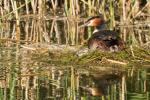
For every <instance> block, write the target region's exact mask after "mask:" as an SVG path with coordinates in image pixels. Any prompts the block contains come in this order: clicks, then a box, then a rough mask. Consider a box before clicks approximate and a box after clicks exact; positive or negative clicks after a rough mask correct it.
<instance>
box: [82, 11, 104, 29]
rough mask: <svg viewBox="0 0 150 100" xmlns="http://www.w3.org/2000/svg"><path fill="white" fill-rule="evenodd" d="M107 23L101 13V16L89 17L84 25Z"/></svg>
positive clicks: (95, 25)
mask: <svg viewBox="0 0 150 100" xmlns="http://www.w3.org/2000/svg"><path fill="white" fill-rule="evenodd" d="M104 23H105V20H104V16H103V15H102V14H100V15H99V16H94V17H91V18H89V19H88V20H87V21H86V22H85V23H84V24H83V25H81V27H82V26H94V27H97V26H100V25H102V24H104Z"/></svg>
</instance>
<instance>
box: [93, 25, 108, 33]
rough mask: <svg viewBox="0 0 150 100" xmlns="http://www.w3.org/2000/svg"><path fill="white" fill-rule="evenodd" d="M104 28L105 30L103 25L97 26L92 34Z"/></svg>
mask: <svg viewBox="0 0 150 100" xmlns="http://www.w3.org/2000/svg"><path fill="white" fill-rule="evenodd" d="M105 28H106V26H105V24H101V25H99V26H96V27H95V29H94V31H93V33H96V32H98V31H100V30H104V29H105Z"/></svg>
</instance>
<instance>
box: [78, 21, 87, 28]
mask: <svg viewBox="0 0 150 100" xmlns="http://www.w3.org/2000/svg"><path fill="white" fill-rule="evenodd" d="M89 23H90V22H85V23H84V24H82V25H80V26H79V28H82V27H85V26H88V24H89Z"/></svg>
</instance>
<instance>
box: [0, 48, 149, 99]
mask: <svg viewBox="0 0 150 100" xmlns="http://www.w3.org/2000/svg"><path fill="white" fill-rule="evenodd" d="M0 49H1V50H0V99H1V100H8V99H10V100H61V99H64V100H68V99H72V100H91V99H92V100H149V92H150V88H149V85H150V78H149V75H150V68H149V65H147V67H145V68H144V67H143V66H141V68H137V67H136V66H132V67H129V68H125V67H118V66H116V65H115V64H114V65H113V67H112V66H107V65H106V66H105V67H104V66H88V65H87V66H79V65H78V66H77V65H59V64H57V65H58V66H56V64H55V63H52V62H51V63H49V61H50V60H49V61H45V60H44V59H42V56H40V54H39V55H35V54H34V53H33V51H30V50H24V49H20V48H18V46H16V47H14V46H13V47H1V48H0ZM33 54H34V55H33ZM46 55H48V54H45V57H46ZM38 56H39V57H41V59H39V57H38ZM43 56H44V55H43Z"/></svg>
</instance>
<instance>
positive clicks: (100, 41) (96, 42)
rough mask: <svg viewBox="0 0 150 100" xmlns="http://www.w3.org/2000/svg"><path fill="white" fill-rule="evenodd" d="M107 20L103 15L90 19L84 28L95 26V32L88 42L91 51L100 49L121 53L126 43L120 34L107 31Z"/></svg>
mask: <svg viewBox="0 0 150 100" xmlns="http://www.w3.org/2000/svg"><path fill="white" fill-rule="evenodd" d="M105 23H106V22H105V20H104V17H103V15H102V14H100V16H95V17H92V18H90V19H88V20H87V21H86V22H85V24H84V25H82V26H93V27H95V30H94V31H93V34H92V36H91V37H90V38H89V40H88V48H89V49H94V50H95V49H100V50H104V51H112V52H116V51H120V50H123V48H124V42H123V40H122V39H121V38H120V37H119V34H118V33H117V32H115V31H112V30H106V29H105Z"/></svg>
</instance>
